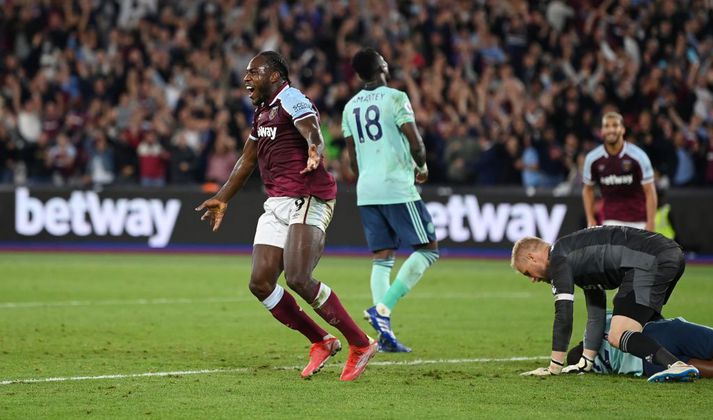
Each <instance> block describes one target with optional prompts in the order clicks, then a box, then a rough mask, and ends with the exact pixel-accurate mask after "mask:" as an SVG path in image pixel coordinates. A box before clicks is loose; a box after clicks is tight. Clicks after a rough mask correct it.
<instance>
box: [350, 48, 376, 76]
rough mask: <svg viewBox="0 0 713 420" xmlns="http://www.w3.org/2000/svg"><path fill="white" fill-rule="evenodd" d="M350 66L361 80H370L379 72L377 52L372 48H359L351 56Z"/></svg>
mask: <svg viewBox="0 0 713 420" xmlns="http://www.w3.org/2000/svg"><path fill="white" fill-rule="evenodd" d="M352 68H353V69H354V71H356V72H357V74H358V75H359V77H360V78H361V79H362V80H364V81H367V80H370V79H371V78H373V77H374V76H375V75H376V74H378V73H379V70H380V67H379V53H378V52H377V51H376V50H375V49H373V48H364V49H362V50H360V51H359V52H358V53H356V54H355V55H354V58H352Z"/></svg>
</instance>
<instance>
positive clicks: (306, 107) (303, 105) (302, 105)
mask: <svg viewBox="0 0 713 420" xmlns="http://www.w3.org/2000/svg"><path fill="white" fill-rule="evenodd" d="M310 110H312V104H310V103H307V102H298V103H296V104H294V105H292V112H294V113H297V112H300V111H310Z"/></svg>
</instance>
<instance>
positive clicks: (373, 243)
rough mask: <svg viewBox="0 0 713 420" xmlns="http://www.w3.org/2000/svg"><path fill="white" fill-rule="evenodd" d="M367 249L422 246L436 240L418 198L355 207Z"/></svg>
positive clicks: (429, 219) (377, 249)
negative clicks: (404, 201) (405, 245)
mask: <svg viewBox="0 0 713 420" xmlns="http://www.w3.org/2000/svg"><path fill="white" fill-rule="evenodd" d="M359 213H360V214H361V223H362V226H364V235H365V236H366V242H367V244H368V245H369V249H370V250H371V251H372V252H376V251H381V250H382V249H397V248H398V247H399V246H400V245H401V243H402V242H403V243H405V244H408V245H411V246H417V245H423V244H427V243H429V242H432V241H435V240H436V229H435V227H434V226H433V221H432V220H431V214H430V213H429V212H428V209H427V208H426V206H425V205H424V204H423V201H422V200H418V201H412V202H409V203H399V204H376V205H370V206H359Z"/></svg>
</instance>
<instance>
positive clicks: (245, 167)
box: [196, 140, 257, 232]
mask: <svg viewBox="0 0 713 420" xmlns="http://www.w3.org/2000/svg"><path fill="white" fill-rule="evenodd" d="M256 165H257V141H253V140H248V141H247V142H246V143H245V147H244V148H243V154H242V156H240V159H238V161H237V162H236V163H235V166H234V167H233V171H232V172H231V173H230V177H229V178H228V180H227V181H226V182H225V184H223V186H222V187H221V188H220V190H219V191H218V192H217V193H216V194H215V195H214V196H213V197H212V198H209V199H208V200H206V201H204V202H203V203H201V204H200V205H199V206H198V207H196V211H202V210H204V209H205V210H206V212H205V213H204V214H203V216H202V217H201V220H208V221H209V222H210V227H211V228H212V229H213V232H215V231H217V230H218V228H220V224H221V223H222V221H223V215H224V214H225V210H226V209H227V208H228V201H230V199H231V198H233V196H234V195H235V194H236V193H237V192H238V191H240V189H241V188H243V185H245V182H246V181H247V180H248V178H249V177H250V175H251V174H252V173H253V171H254V170H255V166H256Z"/></svg>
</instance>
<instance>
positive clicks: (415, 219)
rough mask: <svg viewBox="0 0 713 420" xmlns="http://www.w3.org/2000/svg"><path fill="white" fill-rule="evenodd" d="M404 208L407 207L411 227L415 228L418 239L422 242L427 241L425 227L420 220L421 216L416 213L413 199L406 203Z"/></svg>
mask: <svg viewBox="0 0 713 420" xmlns="http://www.w3.org/2000/svg"><path fill="white" fill-rule="evenodd" d="M406 208H408V210H409V213H410V214H411V223H413V227H414V229H415V230H416V234H417V235H418V239H419V240H420V241H421V243H422V244H425V243H428V236H427V235H426V229H424V228H423V221H422V220H421V217H420V215H419V213H418V209H417V208H416V203H415V202H413V201H412V202H410V203H406Z"/></svg>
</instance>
